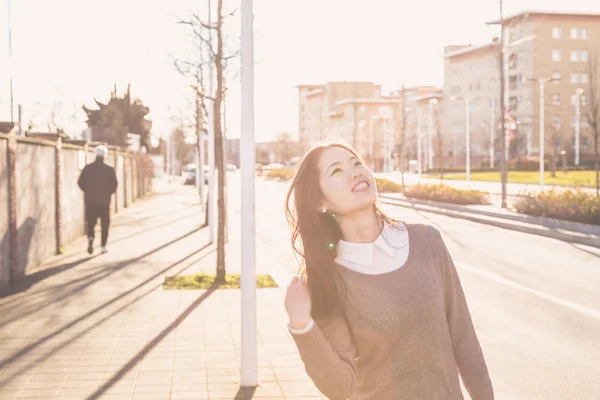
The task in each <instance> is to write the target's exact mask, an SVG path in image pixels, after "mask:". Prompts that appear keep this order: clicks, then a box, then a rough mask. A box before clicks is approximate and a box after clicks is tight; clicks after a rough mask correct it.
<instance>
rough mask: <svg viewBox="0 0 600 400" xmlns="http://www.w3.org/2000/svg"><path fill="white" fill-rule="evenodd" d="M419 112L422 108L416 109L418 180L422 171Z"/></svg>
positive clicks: (421, 139) (420, 112)
mask: <svg viewBox="0 0 600 400" xmlns="http://www.w3.org/2000/svg"><path fill="white" fill-rule="evenodd" d="M421 114H422V109H421V107H419V108H418V109H417V175H418V176H419V182H420V181H421V174H422V173H423V134H422V132H421Z"/></svg>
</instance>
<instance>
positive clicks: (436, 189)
mask: <svg viewBox="0 0 600 400" xmlns="http://www.w3.org/2000/svg"><path fill="white" fill-rule="evenodd" d="M404 196H406V197H409V198H415V199H424V200H432V201H439V202H443V203H452V204H462V205H471V204H490V201H489V198H488V195H487V193H484V192H480V191H477V190H460V189H455V188H453V187H450V186H446V185H421V184H418V185H414V186H407V187H406V189H405V190H404Z"/></svg>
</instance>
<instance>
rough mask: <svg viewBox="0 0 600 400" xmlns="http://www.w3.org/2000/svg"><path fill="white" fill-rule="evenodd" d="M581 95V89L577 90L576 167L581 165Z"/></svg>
mask: <svg viewBox="0 0 600 400" xmlns="http://www.w3.org/2000/svg"><path fill="white" fill-rule="evenodd" d="M580 94H581V91H580V90H579V89H577V90H575V165H579V151H580V150H579V136H580V135H581V123H580V119H581V118H580V115H579V114H580V106H579V103H580V97H579V96H580Z"/></svg>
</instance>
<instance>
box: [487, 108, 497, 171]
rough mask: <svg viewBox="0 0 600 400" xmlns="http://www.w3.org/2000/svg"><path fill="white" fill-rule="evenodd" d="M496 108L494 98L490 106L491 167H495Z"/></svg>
mask: <svg viewBox="0 0 600 400" xmlns="http://www.w3.org/2000/svg"><path fill="white" fill-rule="evenodd" d="M495 108H496V101H495V99H492V102H491V106H490V149H489V157H490V168H494V155H495V154H494V138H495V135H494V133H495V128H496V122H495V119H496V115H495V114H496V113H495V111H494V109H495Z"/></svg>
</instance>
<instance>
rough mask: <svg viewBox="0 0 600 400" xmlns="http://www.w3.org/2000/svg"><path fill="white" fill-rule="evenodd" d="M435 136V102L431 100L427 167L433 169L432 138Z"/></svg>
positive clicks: (428, 121)
mask: <svg viewBox="0 0 600 400" xmlns="http://www.w3.org/2000/svg"><path fill="white" fill-rule="evenodd" d="M432 137H433V103H431V101H430V102H429V115H428V118H427V169H428V170H430V169H431V164H433V146H432V143H431V138H432Z"/></svg>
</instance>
